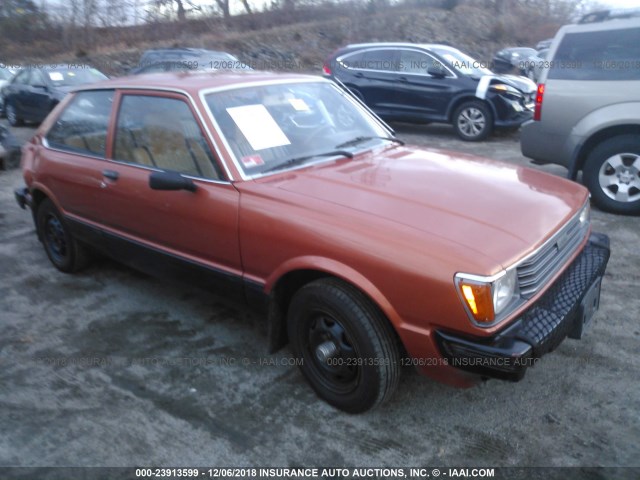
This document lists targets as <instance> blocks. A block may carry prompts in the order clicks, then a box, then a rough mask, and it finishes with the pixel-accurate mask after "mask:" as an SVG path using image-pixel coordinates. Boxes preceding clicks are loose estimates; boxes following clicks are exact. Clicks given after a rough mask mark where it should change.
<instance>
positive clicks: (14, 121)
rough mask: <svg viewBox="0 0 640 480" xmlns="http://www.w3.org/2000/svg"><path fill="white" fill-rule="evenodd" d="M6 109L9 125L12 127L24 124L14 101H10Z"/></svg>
mask: <svg viewBox="0 0 640 480" xmlns="http://www.w3.org/2000/svg"><path fill="white" fill-rule="evenodd" d="M5 111H6V115H7V121H8V122H9V125H11V126H12V127H19V126H20V125H23V124H24V121H23V120H22V118H20V117H19V116H18V112H17V111H16V107H15V106H14V105H13V102H9V103H7V104H6V105H5Z"/></svg>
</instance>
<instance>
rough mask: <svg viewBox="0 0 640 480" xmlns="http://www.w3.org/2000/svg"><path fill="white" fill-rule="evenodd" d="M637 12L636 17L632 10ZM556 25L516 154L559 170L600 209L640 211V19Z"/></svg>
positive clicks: (605, 18)
mask: <svg viewBox="0 0 640 480" xmlns="http://www.w3.org/2000/svg"><path fill="white" fill-rule="evenodd" d="M638 13H639V14H640V12H638ZM625 16H627V17H630V18H624V19H620V18H615V15H599V16H596V17H593V16H591V17H590V18H589V21H590V22H593V23H583V24H578V25H566V26H564V27H562V28H561V29H560V30H559V31H558V33H557V35H556V37H555V38H554V41H553V43H552V45H551V49H550V51H549V55H548V56H547V60H548V68H546V69H544V70H543V72H542V75H541V77H540V84H539V85H538V93H537V97H536V108H535V115H534V118H533V120H531V121H529V122H527V123H525V124H524V125H523V128H522V135H521V149H522V153H523V155H525V156H526V157H529V158H532V159H533V160H534V161H535V162H536V163H556V164H559V165H563V166H565V167H567V169H568V170H569V178H571V179H574V180H575V179H576V178H577V175H578V172H579V171H582V180H583V182H584V184H585V185H586V186H587V187H588V188H589V190H590V191H591V195H592V198H593V200H594V202H595V203H596V205H598V207H600V208H601V209H602V210H607V211H610V212H616V213H623V214H639V213H640V17H638V16H634V14H633V13H631V14H626V15H625Z"/></svg>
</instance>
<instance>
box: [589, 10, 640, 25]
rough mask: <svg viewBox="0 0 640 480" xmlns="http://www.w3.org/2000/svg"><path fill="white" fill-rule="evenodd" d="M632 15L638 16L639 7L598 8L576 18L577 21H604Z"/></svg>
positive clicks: (639, 13) (639, 12) (639, 15)
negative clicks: (578, 18)
mask: <svg viewBox="0 0 640 480" xmlns="http://www.w3.org/2000/svg"><path fill="white" fill-rule="evenodd" d="M634 17H640V8H614V9H610V10H598V11H596V12H591V13H587V14H586V15H583V16H582V18H580V20H578V23H579V24H583V23H597V22H604V21H606V20H616V19H621V18H634Z"/></svg>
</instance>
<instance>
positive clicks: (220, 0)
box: [216, 0, 231, 19]
mask: <svg viewBox="0 0 640 480" xmlns="http://www.w3.org/2000/svg"><path fill="white" fill-rule="evenodd" d="M216 4H217V5H218V8H219V9H220V11H221V12H222V16H223V17H224V18H225V19H227V18H229V17H230V16H231V8H230V7H229V0H216Z"/></svg>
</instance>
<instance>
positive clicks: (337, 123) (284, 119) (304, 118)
mask: <svg viewBox="0 0 640 480" xmlns="http://www.w3.org/2000/svg"><path fill="white" fill-rule="evenodd" d="M206 100H207V105H208V106H209V109H210V110H211V113H212V114H213V116H214V118H215V120H216V122H217V123H218V125H219V126H220V130H221V131H222V134H223V135H224V137H225V140H226V142H227V144H228V145H229V147H230V149H231V151H232V152H233V154H234V155H235V157H236V158H237V159H238V164H239V166H240V167H241V168H242V170H243V171H244V173H245V174H246V175H248V176H254V175H258V174H261V173H266V172H268V171H274V170H278V169H279V168H280V167H281V168H283V169H286V168H294V167H295V166H297V165H299V164H300V163H306V162H310V161H320V160H325V161H326V160H330V159H331V158H332V157H342V158H344V157H348V155H350V152H353V151H356V150H358V149H364V148H371V147H372V146H375V145H380V144H383V143H385V142H388V140H385V139H382V138H379V137H387V136H389V132H388V131H387V130H385V129H384V128H383V127H382V125H381V124H380V123H378V122H377V121H375V120H374V118H373V117H372V116H371V115H370V114H368V113H367V112H366V110H365V109H364V108H363V107H361V106H359V105H358V104H357V103H356V101H355V100H353V99H352V98H351V96H350V95H349V94H348V93H346V92H344V91H342V90H340V89H339V88H338V87H337V86H335V85H333V84H331V83H328V82H298V83H287V84H279V85H263V86H257V87H255V86H253V87H241V88H236V89H233V90H224V91H220V92H215V93H210V94H208V95H207V96H206ZM345 151H346V154H347V155H345Z"/></svg>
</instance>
